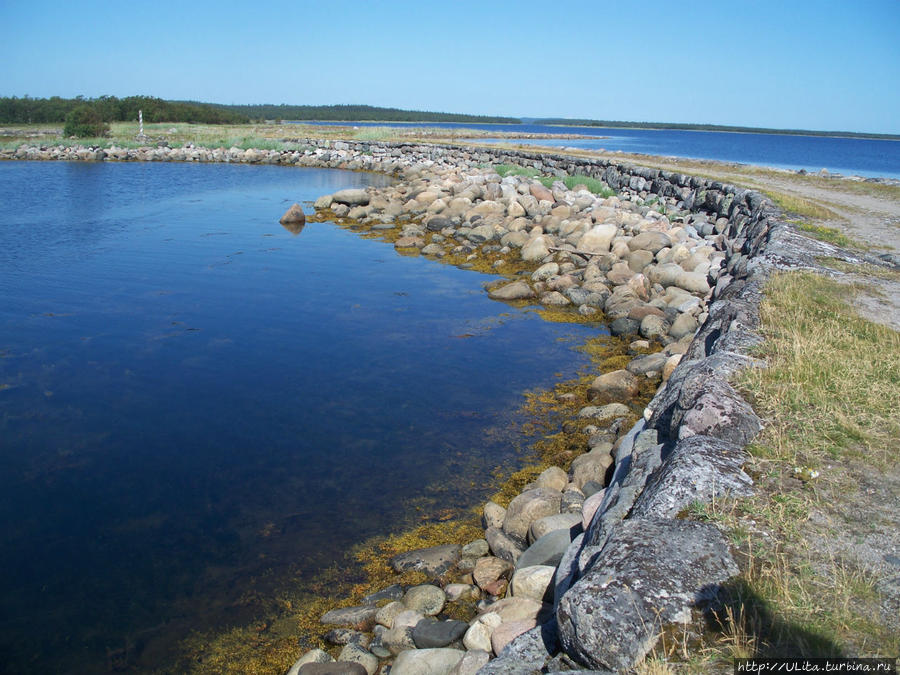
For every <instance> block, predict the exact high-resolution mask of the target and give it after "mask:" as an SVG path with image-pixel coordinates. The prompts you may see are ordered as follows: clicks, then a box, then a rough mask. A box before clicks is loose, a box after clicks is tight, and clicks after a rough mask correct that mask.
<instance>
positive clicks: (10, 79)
mask: <svg viewBox="0 0 900 675" xmlns="http://www.w3.org/2000/svg"><path fill="white" fill-rule="evenodd" d="M0 26H2V27H3V39H2V40H0V64H2V66H0V95H5V96H23V95H26V94H27V95H30V96H39V97H45V96H52V95H59V96H64V97H71V96H76V95H78V94H83V95H85V96H89V97H93V96H99V95H102V94H111V95H115V96H127V95H130V94H149V95H153V96H159V97H162V98H170V99H192V100H201V101H213V102H220V103H294V104H332V103H367V104H371V105H382V106H394V107H400V108H411V109H417V110H436V111H446V112H463V113H476V114H478V113H481V114H496V115H511V116H529V117H551V116H553V117H556V116H559V117H587V118H595V119H613V120H632V121H661V122H697V123H715V124H736V125H747V126H761V127H773V128H803V129H824V130H846V131H867V132H884V133H900V0H885V1H880V0H872V1H866V0H857V1H856V2H852V3H851V2H849V1H841V2H837V1H830V0H818V1H807V0H780V1H770V0H759V1H757V2H753V1H749V0H746V1H743V2H736V1H735V2H728V1H718V2H701V1H699V0H697V1H693V2H692V1H691V0H688V2H673V1H672V0H666V1H665V2H657V1H656V0H641V1H640V2H630V1H628V0H625V1H622V0H616V1H615V2H604V1H598V0H593V1H591V2H582V1H580V0H575V1H570V2H565V3H562V2H556V3H554V2H548V1H547V0H544V1H543V2H532V1H531V0H518V1H517V2H506V1H503V0H495V1H491V0H484V1H480V2H470V1H468V0H460V1H458V2H438V3H433V2H425V1H421V2H390V1H387V0H386V1H383V2H377V1H375V2H349V1H345V0H332V1H329V2H323V1H322V0H318V1H316V2H307V1H305V0H293V1H291V2H283V1H282V0H269V1H263V2H255V3H248V2H240V3H238V2H229V1H227V0H219V1H217V2H206V1H205V0H204V1H199V2H191V1H190V0H182V2H170V1H168V0H156V1H153V0H151V1H142V0H125V1H122V0H118V1H116V2H100V1H78V0H68V1H58V2H54V1H49V0H29V1H27V2H23V1H19V0H0Z"/></svg>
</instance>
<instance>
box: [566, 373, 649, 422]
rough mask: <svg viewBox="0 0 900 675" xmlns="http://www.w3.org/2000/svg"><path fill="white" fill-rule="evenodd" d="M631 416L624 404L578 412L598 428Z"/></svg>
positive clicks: (586, 407)
mask: <svg viewBox="0 0 900 675" xmlns="http://www.w3.org/2000/svg"><path fill="white" fill-rule="evenodd" d="M663 360H665V359H663ZM630 414H631V409H629V407H628V406H627V405H625V404H623V403H607V404H606V405H602V406H597V405H589V406H585V407H584V408H582V409H581V410H579V411H578V417H580V418H582V419H590V420H592V421H593V423H594V424H596V425H597V426H604V425H606V424H609V423H610V422H612V421H613V420H614V419H617V418H619V417H628V416H629V415H630Z"/></svg>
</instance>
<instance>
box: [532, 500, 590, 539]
mask: <svg viewBox="0 0 900 675" xmlns="http://www.w3.org/2000/svg"><path fill="white" fill-rule="evenodd" d="M566 494H567V493H566V492H564V493H563V500H565V498H566ZM582 499H583V497H582ZM580 525H581V516H580V515H579V514H577V513H571V512H564V513H557V514H556V515H554V516H544V517H543V518H538V519H537V520H535V521H534V522H533V523H532V524H531V527H530V528H529V529H528V540H529V541H531V542H535V541H537V540H538V539H540V538H541V537H543V536H544V535H545V534H550V533H551V532H554V531H555V530H568V531H569V532H570V534H571V535H572V536H573V537H574V536H575V534H577V533H576V532H574V530H573V528H577V527H578V526H580Z"/></svg>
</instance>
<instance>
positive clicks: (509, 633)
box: [491, 619, 537, 654]
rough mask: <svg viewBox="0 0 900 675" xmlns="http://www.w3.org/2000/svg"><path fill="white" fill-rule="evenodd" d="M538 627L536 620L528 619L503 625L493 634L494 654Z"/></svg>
mask: <svg viewBox="0 0 900 675" xmlns="http://www.w3.org/2000/svg"><path fill="white" fill-rule="evenodd" d="M536 625H537V621H535V620H534V619H526V620H523V621H508V622H504V623H501V624H500V625H499V626H497V628H496V629H494V632H493V633H491V649H493V651H494V654H499V653H500V652H502V651H503V648H504V647H506V645H508V644H509V643H510V642H512V641H513V640H514V639H516V638H517V637H519V636H520V635H521V634H522V633H526V632H528V631H529V630H531V629H532V628H534V627H535V626H536Z"/></svg>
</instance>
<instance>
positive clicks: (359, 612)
mask: <svg viewBox="0 0 900 675" xmlns="http://www.w3.org/2000/svg"><path fill="white" fill-rule="evenodd" d="M377 613H378V608H377V607H375V606H373V605H357V606H355V607H340V608H338V609H332V610H331V611H329V612H325V614H323V615H322V618H321V619H320V621H321V622H322V623H324V624H325V625H329V626H330V625H333V626H350V627H352V628H356V629H357V630H369V628H371V627H372V625H373V624H374V623H375V615H376V614H377Z"/></svg>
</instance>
